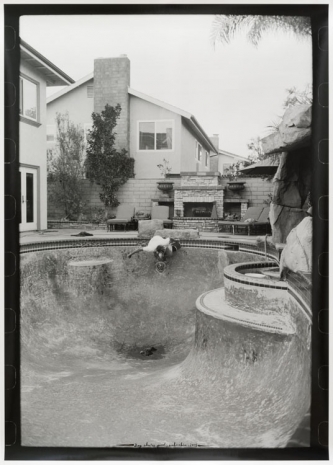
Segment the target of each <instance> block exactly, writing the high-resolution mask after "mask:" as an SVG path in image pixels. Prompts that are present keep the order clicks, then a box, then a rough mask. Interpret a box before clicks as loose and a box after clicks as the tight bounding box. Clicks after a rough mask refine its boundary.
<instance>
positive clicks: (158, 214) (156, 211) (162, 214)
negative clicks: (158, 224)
mask: <svg viewBox="0 0 333 465" xmlns="http://www.w3.org/2000/svg"><path fill="white" fill-rule="evenodd" d="M151 219H152V220H168V219H169V207H167V206H164V205H158V206H155V207H153V208H152V210H151ZM170 221H171V220H170Z"/></svg>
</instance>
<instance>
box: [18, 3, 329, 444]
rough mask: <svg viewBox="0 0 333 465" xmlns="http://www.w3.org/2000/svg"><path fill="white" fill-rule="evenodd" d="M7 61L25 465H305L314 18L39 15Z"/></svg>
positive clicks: (26, 25)
mask: <svg viewBox="0 0 333 465" xmlns="http://www.w3.org/2000/svg"><path fill="white" fill-rule="evenodd" d="M18 47H19V51H20V55H19V57H20V61H19V80H18V82H19V92H18V94H17V95H18V106H19V115H18V121H19V155H18V156H19V161H18V163H19V165H18V166H19V170H18V171H19V172H18V176H19V189H20V196H19V202H18V203H19V205H18V206H17V208H18V210H17V211H18V212H19V215H20V216H19V220H18V222H19V226H18V234H19V246H20V261H19V279H20V289H19V290H18V292H19V299H20V303H19V309H20V311H19V346H20V349H19V351H20V384H19V393H20V394H19V395H20V443H21V445H22V446H24V447H26V448H131V449H133V450H135V449H159V448H160V449H163V448H165V449H170V450H174V449H182V450H184V449H186V450H187V449H195V450H198V451H199V449H200V450H201V449H206V450H209V449H281V448H298V449H299V448H303V449H305V448H310V447H311V403H312V395H313V392H312V353H313V352H312V349H313V347H312V344H313V337H315V336H314V333H313V308H312V307H313V306H312V288H313V285H312V271H313V220H314V208H315V209H316V208H317V206H316V205H314V203H315V200H314V199H315V198H316V197H315V196H314V193H313V192H314V169H313V157H314V151H313V144H312V140H313V139H312V137H313V134H312V131H313V125H314V118H315V115H316V114H317V113H316V112H313V102H314V95H315V98H317V97H316V95H317V90H316V91H315V90H314V87H313V85H314V83H313V75H314V74H313V67H314V63H315V62H314V59H313V29H312V24H311V18H310V17H309V16H306V15H301V14H298V15H291V14H286V15H280V14H271V15H267V14H265V15H258V14H237V11H235V12H234V13H233V14H230V13H227V14H220V13H216V14H212V13H209V14H208V13H207V14H204V13H201V14H200V13H199V14H190V13H188V14H168V13H167V12H166V13H164V14H157V15H155V14H146V13H145V14H91V15H88V14H82V15H81V14H67V15H66V14H50V13H49V12H48V11H47V5H45V14H38V15H33V14H31V15H22V16H21V17H20V19H19V36H18ZM325 147H326V146H325ZM322 153H324V152H322ZM322 157H324V155H322ZM319 161H321V162H322V163H325V160H324V158H323V159H322V160H320V153H319ZM315 211H316V212H317V210H315ZM316 318H317V315H316ZM316 325H317V323H316ZM316 337H317V336H316Z"/></svg>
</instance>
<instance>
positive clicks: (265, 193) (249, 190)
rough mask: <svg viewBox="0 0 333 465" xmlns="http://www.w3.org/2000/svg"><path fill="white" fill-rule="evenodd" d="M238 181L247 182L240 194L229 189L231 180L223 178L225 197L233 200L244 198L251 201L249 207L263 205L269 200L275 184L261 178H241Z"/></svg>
mask: <svg viewBox="0 0 333 465" xmlns="http://www.w3.org/2000/svg"><path fill="white" fill-rule="evenodd" d="M237 181H241V182H245V183H246V184H245V188H244V189H243V190H242V191H239V192H233V191H230V190H228V189H227V183H228V182H229V179H227V178H222V179H221V185H222V186H223V187H226V189H225V191H224V196H225V198H226V199H231V198H237V197H238V198H239V197H241V198H243V199H248V200H249V204H248V206H249V207H256V206H257V205H262V204H263V203H264V201H265V200H268V198H269V194H270V193H271V192H272V189H273V183H272V181H271V180H267V178H261V177H253V178H252V177H251V178H247V177H239V178H237Z"/></svg>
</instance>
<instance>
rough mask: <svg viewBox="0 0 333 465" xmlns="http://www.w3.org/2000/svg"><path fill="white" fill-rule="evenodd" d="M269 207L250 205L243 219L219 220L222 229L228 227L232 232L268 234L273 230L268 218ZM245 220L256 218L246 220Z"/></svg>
mask: <svg viewBox="0 0 333 465" xmlns="http://www.w3.org/2000/svg"><path fill="white" fill-rule="evenodd" d="M268 214H269V207H264V206H263V205H262V206H259V207H249V208H248V209H247V210H246V213H245V215H244V217H243V219H242V220H241V221H223V220H222V221H221V220H220V221H219V222H218V225H219V229H220V231H223V230H226V229H228V230H229V231H230V230H231V232H232V234H237V233H238V234H242V233H243V234H244V233H245V234H247V235H248V236H250V235H255V234H268V233H269V232H270V231H271V227H270V222H269V219H268ZM245 220H254V221H253V222H246V221H245Z"/></svg>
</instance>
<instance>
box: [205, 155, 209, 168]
mask: <svg viewBox="0 0 333 465" xmlns="http://www.w3.org/2000/svg"><path fill="white" fill-rule="evenodd" d="M208 160H209V153H208V152H206V158H205V166H208Z"/></svg>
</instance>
